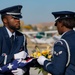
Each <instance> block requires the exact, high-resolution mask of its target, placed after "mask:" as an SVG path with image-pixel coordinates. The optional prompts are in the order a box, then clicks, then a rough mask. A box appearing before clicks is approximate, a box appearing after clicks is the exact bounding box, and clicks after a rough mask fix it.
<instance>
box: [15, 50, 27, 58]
mask: <svg viewBox="0 0 75 75" xmlns="http://www.w3.org/2000/svg"><path fill="white" fill-rule="evenodd" d="M26 57H27V53H26V52H25V51H21V52H19V53H16V54H14V59H25V58H26Z"/></svg>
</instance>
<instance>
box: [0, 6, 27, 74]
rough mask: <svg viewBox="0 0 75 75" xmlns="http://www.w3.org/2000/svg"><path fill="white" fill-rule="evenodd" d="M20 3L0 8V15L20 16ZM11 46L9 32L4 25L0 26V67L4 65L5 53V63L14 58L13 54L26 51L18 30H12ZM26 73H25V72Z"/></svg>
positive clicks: (24, 42)
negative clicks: (12, 39)
mask: <svg viewBox="0 0 75 75" xmlns="http://www.w3.org/2000/svg"><path fill="white" fill-rule="evenodd" d="M21 8H22V6H21V5H16V6H12V7H8V8H5V9H3V10H0V14H1V16H5V15H12V16H13V17H14V18H18V19H19V18H22V15H21ZM14 34H15V35H14V41H13V46H11V40H10V36H11V34H10V32H9V30H8V29H7V27H5V25H4V26H3V27H0V67H2V66H4V61H5V58H6V56H5V55H7V60H6V64H8V63H11V62H12V61H13V60H14V54H16V53H18V52H20V51H22V50H24V51H26V52H27V48H26V41H25V37H24V35H23V34H22V33H20V32H19V31H16V30H15V32H14ZM0 75H13V74H12V73H11V72H5V73H0ZM26 75H27V74H26Z"/></svg>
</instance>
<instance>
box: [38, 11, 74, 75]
mask: <svg viewBox="0 0 75 75" xmlns="http://www.w3.org/2000/svg"><path fill="white" fill-rule="evenodd" d="M52 14H53V15H54V17H55V18H56V21H55V26H56V27H57V30H58V33H59V34H60V35H61V39H60V40H59V41H57V42H56V43H55V44H54V47H53V48H54V52H53V58H52V59H51V61H49V60H48V59H47V58H45V57H44V56H40V57H39V58H38V59H37V61H38V63H39V64H40V65H43V68H44V69H45V70H46V71H47V72H49V73H51V74H52V75H74V74H75V31H74V30H73V28H74V27H75V12H71V11H59V12H52Z"/></svg>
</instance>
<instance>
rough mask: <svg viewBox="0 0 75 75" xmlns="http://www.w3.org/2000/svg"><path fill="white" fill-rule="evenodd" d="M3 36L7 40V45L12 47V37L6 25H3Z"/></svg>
mask: <svg viewBox="0 0 75 75" xmlns="http://www.w3.org/2000/svg"><path fill="white" fill-rule="evenodd" d="M3 37H4V38H5V42H6V45H7V47H8V49H11V42H10V38H9V35H8V33H7V30H6V28H5V27H3Z"/></svg>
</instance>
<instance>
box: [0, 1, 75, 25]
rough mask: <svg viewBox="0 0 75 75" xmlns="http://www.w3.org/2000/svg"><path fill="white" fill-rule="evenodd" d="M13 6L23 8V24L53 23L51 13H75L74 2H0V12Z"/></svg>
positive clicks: (53, 19)
mask: <svg viewBox="0 0 75 75" xmlns="http://www.w3.org/2000/svg"><path fill="white" fill-rule="evenodd" d="M14 5H22V6H23V8H22V11H21V12H22V16H23V18H22V20H23V21H24V23H25V24H39V23H44V22H54V21H55V18H54V16H53V15H52V14H51V13H52V12H56V11H74V12H75V0H0V10H1V9H4V8H7V7H10V6H14ZM1 23H2V21H1V19H0V24H1Z"/></svg>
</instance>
